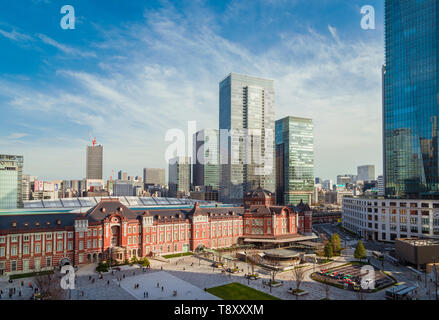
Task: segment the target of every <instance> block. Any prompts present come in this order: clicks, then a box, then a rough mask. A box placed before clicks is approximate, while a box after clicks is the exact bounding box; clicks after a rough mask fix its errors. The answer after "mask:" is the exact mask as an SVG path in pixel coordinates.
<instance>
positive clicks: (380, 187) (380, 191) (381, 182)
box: [378, 175, 386, 197]
mask: <svg viewBox="0 0 439 320" xmlns="http://www.w3.org/2000/svg"><path fill="white" fill-rule="evenodd" d="M385 191H386V190H385V187H384V176H383V175H380V176H378V196H380V197H383V196H384V195H385V193H386V192H385Z"/></svg>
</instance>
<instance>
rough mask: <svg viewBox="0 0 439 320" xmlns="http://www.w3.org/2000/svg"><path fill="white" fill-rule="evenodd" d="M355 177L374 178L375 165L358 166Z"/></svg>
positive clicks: (359, 178) (370, 179)
mask: <svg viewBox="0 0 439 320" xmlns="http://www.w3.org/2000/svg"><path fill="white" fill-rule="evenodd" d="M357 179H358V180H361V181H372V180H375V166H374V165H370V164H369V165H364V166H358V167H357Z"/></svg>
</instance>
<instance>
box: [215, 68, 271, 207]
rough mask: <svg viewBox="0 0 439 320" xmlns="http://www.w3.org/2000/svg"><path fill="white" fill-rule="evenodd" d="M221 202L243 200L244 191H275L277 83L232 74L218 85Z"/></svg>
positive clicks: (240, 201) (238, 201) (239, 201)
mask: <svg viewBox="0 0 439 320" xmlns="http://www.w3.org/2000/svg"><path fill="white" fill-rule="evenodd" d="M219 129H220V187H219V189H220V190H219V194H220V201H223V202H229V203H242V199H243V195H244V193H245V192H248V191H251V190H254V189H256V188H258V187H262V188H264V189H266V190H269V191H271V192H274V191H275V173H274V170H275V169H274V85H273V80H267V79H262V78H257V77H252V76H247V75H241V74H235V73H231V74H229V75H228V76H227V77H226V78H225V79H224V80H222V81H221V82H220V84H219Z"/></svg>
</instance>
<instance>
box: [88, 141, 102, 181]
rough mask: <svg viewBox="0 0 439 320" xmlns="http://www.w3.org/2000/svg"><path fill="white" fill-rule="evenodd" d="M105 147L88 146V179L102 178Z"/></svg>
mask: <svg viewBox="0 0 439 320" xmlns="http://www.w3.org/2000/svg"><path fill="white" fill-rule="evenodd" d="M103 153H104V147H103V146H101V145H99V146H95V145H94V143H93V146H87V174H86V179H102V166H103Z"/></svg>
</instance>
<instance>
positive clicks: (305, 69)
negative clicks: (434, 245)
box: [0, 0, 384, 179]
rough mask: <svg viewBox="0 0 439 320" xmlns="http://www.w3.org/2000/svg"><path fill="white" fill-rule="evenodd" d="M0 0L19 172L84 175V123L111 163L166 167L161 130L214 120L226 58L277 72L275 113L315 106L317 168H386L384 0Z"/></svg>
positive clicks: (0, 105)
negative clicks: (366, 11)
mask: <svg viewBox="0 0 439 320" xmlns="http://www.w3.org/2000/svg"><path fill="white" fill-rule="evenodd" d="M2 2H3V3H2V10H1V11H0V112H1V116H0V153H12V154H21V155H24V157H25V169H24V171H25V173H28V174H31V175H37V176H39V177H41V178H44V179H58V178H59V179H80V178H83V177H84V175H85V146H86V145H87V144H89V143H90V140H91V139H90V135H89V132H91V133H92V135H93V136H95V137H96V138H97V141H98V143H100V144H102V145H103V146H104V175H105V176H106V177H109V176H110V175H112V172H113V170H114V171H116V172H117V170H124V171H127V172H128V174H129V175H141V172H142V168H143V167H166V164H165V159H164V154H165V150H166V147H167V146H168V145H169V143H168V142H165V139H164V137H165V133H166V131H167V130H169V129H172V128H179V129H182V130H184V131H185V130H187V121H191V120H195V121H197V129H202V128H217V127H218V82H219V81H220V80H221V79H222V78H223V77H224V76H226V75H227V74H228V73H230V72H236V73H244V74H250V75H255V76H260V77H267V78H270V79H273V80H274V81H275V109H276V119H279V118H281V117H284V116H287V115H293V116H305V117H311V118H313V119H314V124H315V175H316V176H320V177H323V178H331V179H334V178H335V176H336V175H337V174H342V173H355V171H356V166H357V165H362V164H375V165H376V173H377V174H379V173H381V171H382V163H381V162H382V160H381V159H382V150H381V149H382V147H381V74H380V70H381V65H382V63H383V60H384V48H383V46H384V40H383V3H382V1H377V0H373V1H371V0H367V1H366V0H364V1H363V0H361V1H360V0H289V1H284V0H277V1H276V0H252V1H200V0H188V1H152V0H148V1H138V0H129V1H118V0H107V1H98V0H94V1H93V0H69V1H66V0H60V1H58V0H27V1H26V0H21V1H7V2H6V1H2ZM66 4H69V5H72V6H73V7H74V8H75V16H76V28H75V29H74V30H64V29H62V28H61V27H60V20H61V18H62V16H63V14H61V13H60V9H61V7H62V6H63V5H66ZM363 5H372V6H373V7H374V8H375V24H376V29H375V30H363V29H362V28H361V27H360V21H361V18H362V15H361V13H360V8H361V7H362V6H363Z"/></svg>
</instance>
